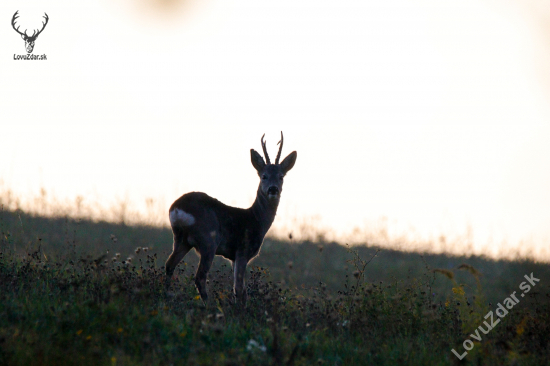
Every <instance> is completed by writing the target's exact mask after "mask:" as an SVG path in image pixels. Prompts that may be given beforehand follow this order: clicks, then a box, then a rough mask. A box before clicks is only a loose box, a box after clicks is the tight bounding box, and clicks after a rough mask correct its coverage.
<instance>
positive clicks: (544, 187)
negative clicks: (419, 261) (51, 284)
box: [0, 0, 550, 260]
mask: <svg viewBox="0 0 550 366" xmlns="http://www.w3.org/2000/svg"><path fill="white" fill-rule="evenodd" d="M541 4H546V2H541V1H519V0H517V1H516V0H510V1H506V0H499V1H488V0H479V1H467V0H461V1H441V0H438V1H435V0H434V1H427V0H426V1H422V0H407V1H364V0H363V1H344V0H332V1H318V0H316V1H309V0H306V1H296V0H293V1H287V0H278V1H272V2H269V1H252V0H235V1H216V0H201V1H198V0H195V1H190V0H188V1H179V0H118V1H107V0H95V1H92V0H81V1H78V2H75V1H68V0H57V1H53V0H48V1H38V0H35V1H27V2H25V4H24V5H21V4H20V2H19V1H15V0H6V1H3V2H2V3H1V5H0V15H1V17H0V19H2V20H1V22H2V24H1V25H0V41H1V42H0V44H1V45H2V47H1V48H0V121H1V122H0V123H1V129H0V179H1V180H2V181H3V183H2V184H3V186H4V188H6V187H8V188H10V189H12V190H13V191H14V192H15V193H16V194H18V195H20V197H22V199H23V200H25V199H26V198H27V199H28V200H30V198H31V197H36V195H37V194H38V192H39V191H40V188H42V187H43V188H45V189H46V191H47V192H48V194H49V195H55V197H57V198H59V199H67V200H74V198H75V197H77V196H82V197H83V198H84V202H85V203H87V204H89V205H93V204H96V203H97V204H101V205H104V206H108V205H110V204H112V203H113V202H118V201H120V200H124V199H126V200H129V201H130V202H131V203H132V204H133V205H134V206H135V207H136V209H143V207H144V202H145V200H146V199H147V198H153V199H154V200H155V202H158V203H159V205H160V207H159V212H167V210H168V207H169V205H170V204H171V202H172V201H174V200H175V199H176V198H178V197H179V196H180V195H181V194H183V193H185V192H188V191H193V190H195V191H203V192H206V193H208V194H209V195H211V196H213V197H216V198H218V199H219V200H221V201H222V202H225V203H227V204H231V205H235V206H238V207H248V206H250V204H251V203H252V201H253V199H254V196H255V193H256V188H257V185H258V182H259V180H258V178H257V176H256V172H255V170H254V169H253V167H252V165H251V163H250V153H249V150H250V148H254V149H256V150H257V151H260V152H261V145H260V137H261V136H262V134H263V133H266V139H267V143H268V149H269V151H270V153H271V155H272V157H274V156H275V154H276V143H277V141H278V140H279V131H281V130H282V131H283V132H284V134H285V143H284V149H283V156H286V155H287V154H288V153H290V152H291V151H293V150H296V151H297V152H298V159H297V163H296V166H295V167H294V169H293V170H292V171H291V172H289V174H288V176H287V178H286V180H285V186H284V192H283V197H282V201H281V205H280V207H279V213H278V216H277V219H276V222H275V224H274V230H275V231H276V230H279V233H286V232H291V231H292V232H293V233H295V234H296V233H298V232H299V226H300V223H303V222H310V223H311V222H312V223H315V224H316V225H318V226H319V227H321V228H323V229H327V230H332V232H333V234H332V235H333V237H334V238H336V239H340V240H351V238H350V235H349V234H350V233H351V232H352V230H353V229H354V228H358V229H359V230H360V232H361V233H362V234H361V235H363V234H365V235H366V236H368V235H371V236H369V238H371V237H372V238H375V239H373V240H381V239H380V237H376V235H375V234H373V233H378V231H380V230H381V229H384V228H385V229H386V231H387V233H388V237H389V238H390V239H393V240H396V239H397V238H406V239H407V240H408V241H410V242H411V243H414V242H417V241H418V242H422V241H428V240H435V241H436V242H437V238H439V236H441V235H444V236H446V237H447V238H448V240H451V239H452V238H455V240H457V241H472V242H473V249H474V251H475V252H477V253H478V254H482V253H485V254H489V255H494V253H496V252H497V251H498V248H497V247H498V246H503V245H505V246H507V247H509V248H519V247H521V248H523V249H522V250H523V253H526V252H528V253H529V254H530V255H532V256H535V257H538V258H539V259H541V258H542V257H543V256H544V257H545V258H546V259H547V260H550V252H549V251H548V249H547V248H548V247H549V245H548V244H549V243H550V225H549V223H550V190H549V189H548V187H550V144H549V143H548V141H549V138H550V73H549V72H548V70H549V69H548V65H549V64H550V8H549V7H548V6H546V5H541ZM16 10H19V13H20V19H19V21H20V23H18V24H22V28H23V27H28V28H29V29H32V28H33V27H35V28H38V27H39V26H40V25H41V23H40V22H41V21H42V18H41V16H42V14H43V12H44V11H45V12H47V13H48V15H49V17H50V21H49V24H48V25H47V27H46V28H45V30H44V31H43V33H42V34H41V35H40V36H39V37H38V39H37V40H36V45H35V49H34V54H37V55H40V54H46V55H47V61H16V60H14V59H13V58H14V56H13V55H14V54H24V53H25V49H24V42H23V40H22V39H21V38H20V37H19V35H18V34H17V33H15V32H14V30H13V29H12V27H11V24H10V20H11V17H12V16H13V13H14V12H15V11H16ZM30 33H32V32H30ZM163 210H164V211H163ZM165 224H168V219H167V214H166V219H165ZM366 236H365V237H366ZM356 239H357V238H356ZM357 240H360V239H357ZM451 241H452V240H451ZM411 245H412V244H411Z"/></svg>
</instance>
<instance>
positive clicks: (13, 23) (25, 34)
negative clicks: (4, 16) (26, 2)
mask: <svg viewBox="0 0 550 366" xmlns="http://www.w3.org/2000/svg"><path fill="white" fill-rule="evenodd" d="M17 13H19V10H17V11H16V12H15V14H13V18H11V26H12V27H13V29H14V30H15V31H16V32H17V33H19V34H20V35H22V36H25V37H28V36H27V33H26V32H25V33H21V32H20V31H19V27H17V28H15V20H16V19H17V18H19V15H18V14H17Z"/></svg>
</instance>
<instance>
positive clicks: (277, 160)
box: [275, 131, 283, 164]
mask: <svg viewBox="0 0 550 366" xmlns="http://www.w3.org/2000/svg"><path fill="white" fill-rule="evenodd" d="M279 144H280V145H281V146H279V152H278V153H277V158H276V159H275V164H279V158H280V157H281V151H283V131H281V141H279V142H277V145H279Z"/></svg>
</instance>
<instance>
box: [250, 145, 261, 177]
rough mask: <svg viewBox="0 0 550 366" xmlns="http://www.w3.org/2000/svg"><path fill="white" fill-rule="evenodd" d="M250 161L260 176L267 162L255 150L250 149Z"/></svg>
mask: <svg viewBox="0 0 550 366" xmlns="http://www.w3.org/2000/svg"><path fill="white" fill-rule="evenodd" d="M250 160H251V161H252V165H253V166H254V169H256V171H257V172H258V174H260V172H261V171H262V170H263V169H264V167H265V161H264V158H262V156H261V155H260V154H258V152H257V151H256V150H254V149H250Z"/></svg>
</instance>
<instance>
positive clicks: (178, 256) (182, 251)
mask: <svg viewBox="0 0 550 366" xmlns="http://www.w3.org/2000/svg"><path fill="white" fill-rule="evenodd" d="M190 250H191V245H189V242H187V238H185V236H184V234H183V233H181V232H174V250H173V251H172V254H170V256H169V257H168V260H167V261H166V286H168V285H169V284H170V279H171V278H172V274H173V273H174V270H175V269H176V266H177V265H178V263H179V262H180V261H181V260H182V259H183V257H185V255H186V254H187V253H189V251H190Z"/></svg>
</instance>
